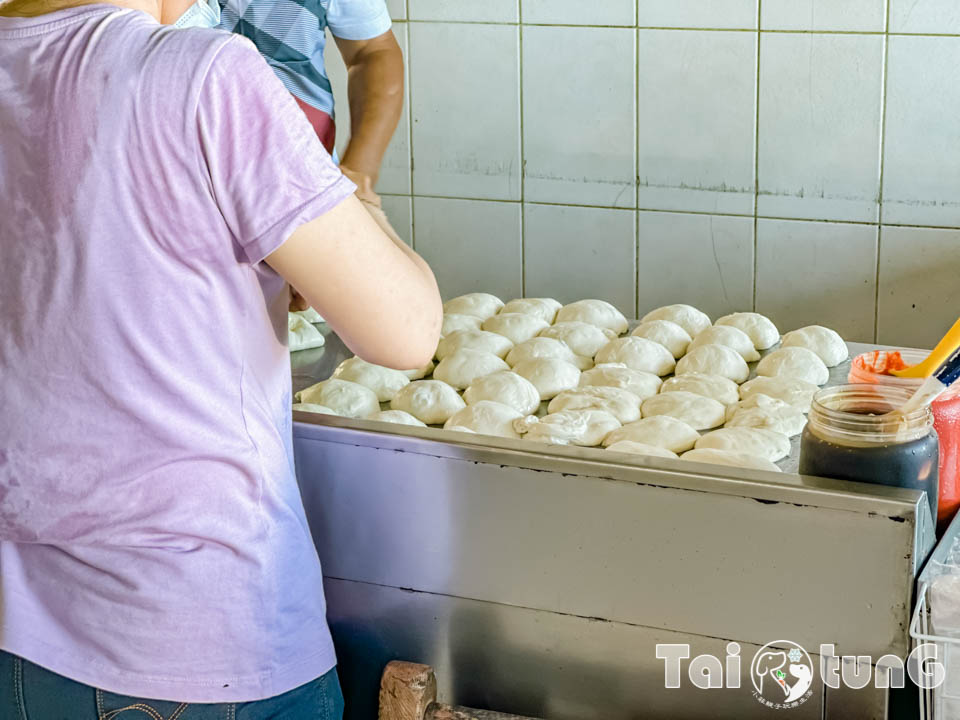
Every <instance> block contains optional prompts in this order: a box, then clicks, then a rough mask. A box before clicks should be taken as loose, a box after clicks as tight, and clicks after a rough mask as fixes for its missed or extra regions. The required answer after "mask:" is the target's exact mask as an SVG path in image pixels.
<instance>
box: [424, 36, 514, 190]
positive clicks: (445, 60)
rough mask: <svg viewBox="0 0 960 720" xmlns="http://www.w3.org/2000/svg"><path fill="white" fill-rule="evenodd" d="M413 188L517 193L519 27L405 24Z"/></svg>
mask: <svg viewBox="0 0 960 720" xmlns="http://www.w3.org/2000/svg"><path fill="white" fill-rule="evenodd" d="M409 31H410V107H411V119H412V122H413V161H414V172H413V182H414V190H415V191H416V193H418V194H423V195H443V196H453V197H467V198H482V199H493V200H519V199H520V72H519V28H518V26H515V25H480V24H448V23H411V24H410V28H409Z"/></svg>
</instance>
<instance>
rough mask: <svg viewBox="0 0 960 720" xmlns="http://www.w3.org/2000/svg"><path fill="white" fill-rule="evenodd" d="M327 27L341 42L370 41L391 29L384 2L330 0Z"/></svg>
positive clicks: (379, 0) (378, 0)
mask: <svg viewBox="0 0 960 720" xmlns="http://www.w3.org/2000/svg"><path fill="white" fill-rule="evenodd" d="M327 25H328V26H329V27H330V32H332V33H333V34H334V36H335V37H338V38H340V39H341V40H369V39H370V38H375V37H377V36H378V35H383V34H384V33H385V32H386V31H387V30H389V29H390V25H391V23H390V12H389V11H388V10H387V4H386V2H384V0H330V5H329V6H328V7H327Z"/></svg>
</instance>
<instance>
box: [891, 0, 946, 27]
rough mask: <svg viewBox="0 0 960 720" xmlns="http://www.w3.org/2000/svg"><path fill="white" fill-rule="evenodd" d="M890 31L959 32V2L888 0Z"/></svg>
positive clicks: (942, 0) (944, 0)
mask: <svg viewBox="0 0 960 720" xmlns="http://www.w3.org/2000/svg"><path fill="white" fill-rule="evenodd" d="M890 32H898V33H900V32H905V33H940V34H954V33H957V34H960V3H958V2H957V0H890Z"/></svg>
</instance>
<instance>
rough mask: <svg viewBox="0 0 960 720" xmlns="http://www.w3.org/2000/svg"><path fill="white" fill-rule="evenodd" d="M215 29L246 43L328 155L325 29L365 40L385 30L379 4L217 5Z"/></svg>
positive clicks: (291, 1) (242, 1)
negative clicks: (295, 102)
mask: <svg viewBox="0 0 960 720" xmlns="http://www.w3.org/2000/svg"><path fill="white" fill-rule="evenodd" d="M220 5H221V8H222V12H221V14H220V28H221V29H223V30H229V31H230V32H235V33H237V34H239V35H243V36H244V37H247V38H249V39H250V40H252V41H253V44H254V45H256V46H257V49H258V50H259V51H260V54H261V55H263V57H264V58H265V59H266V61H267V62H268V63H269V64H270V66H271V67H272V68H273V71H274V73H276V75H277V77H279V78H280V81H281V82H282V83H283V84H284V86H286V88H287V90H289V91H290V92H291V93H292V94H293V96H294V97H295V98H296V99H297V100H298V102H299V104H300V107H301V108H302V109H303V110H304V112H306V113H307V117H308V118H309V119H310V122H311V124H312V125H313V126H314V129H315V130H316V131H317V134H318V135H319V136H320V139H321V140H323V142H324V145H326V146H327V149H328V150H331V149H332V147H333V92H332V89H331V87H330V80H329V79H328V78H327V73H326V69H325V68H324V64H323V50H324V47H325V45H326V42H327V37H326V29H327V28H330V32H331V33H332V34H333V35H334V36H336V37H338V38H341V39H343V40H369V39H370V38H374V37H377V36H378V35H382V34H383V33H385V32H386V31H387V30H389V29H390V13H389V12H388V11H387V6H386V3H385V1H384V0H220Z"/></svg>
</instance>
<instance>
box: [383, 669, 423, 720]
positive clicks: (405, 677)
mask: <svg viewBox="0 0 960 720" xmlns="http://www.w3.org/2000/svg"><path fill="white" fill-rule="evenodd" d="M436 700H437V678H436V676H435V675H434V674H433V668H431V667H430V666H429V665H419V664H417V663H408V662H399V661H396V660H395V661H393V662H390V663H388V664H387V667H386V668H384V670H383V676H382V677H381V678H380V711H379V714H378V718H379V720H424V718H425V717H426V715H427V708H429V707H430V705H431V704H433V703H435V702H436Z"/></svg>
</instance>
